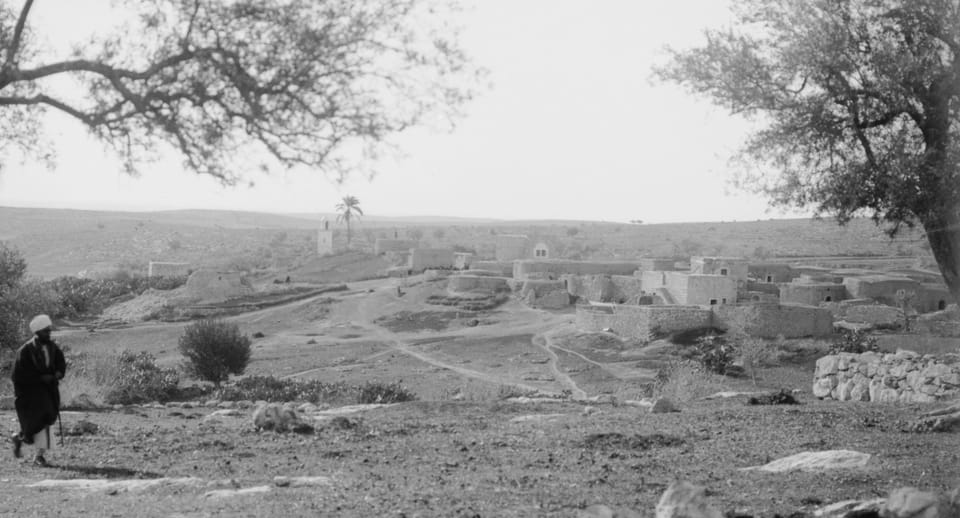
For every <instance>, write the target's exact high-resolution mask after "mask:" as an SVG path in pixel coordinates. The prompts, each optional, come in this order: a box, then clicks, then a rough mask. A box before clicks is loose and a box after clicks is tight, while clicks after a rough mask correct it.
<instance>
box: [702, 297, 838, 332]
mask: <svg viewBox="0 0 960 518" xmlns="http://www.w3.org/2000/svg"><path fill="white" fill-rule="evenodd" d="M712 309H713V313H714V316H715V318H714V325H715V326H716V327H719V328H722V329H728V328H729V327H730V326H731V325H745V326H746V332H747V333H749V334H750V335H752V336H758V337H762V338H774V337H776V336H780V335H783V336H784V337H785V338H802V337H808V336H812V337H825V336H830V335H832V334H833V315H832V314H831V313H830V311H829V310H828V309H826V308H819V307H815V306H804V305H798V304H744V305H722V306H713V307H712Z"/></svg>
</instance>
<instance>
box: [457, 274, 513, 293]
mask: <svg viewBox="0 0 960 518" xmlns="http://www.w3.org/2000/svg"><path fill="white" fill-rule="evenodd" d="M507 280H508V279H507V278H506V277H485V276H479V275H452V276H450V278H449V279H448V280H447V289H449V290H450V291H473V290H482V291H510V285H509V284H508V283H507Z"/></svg>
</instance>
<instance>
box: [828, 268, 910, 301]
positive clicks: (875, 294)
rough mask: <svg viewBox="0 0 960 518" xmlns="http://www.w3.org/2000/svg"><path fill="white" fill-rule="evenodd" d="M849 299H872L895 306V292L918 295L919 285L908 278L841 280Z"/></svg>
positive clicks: (882, 276)
mask: <svg viewBox="0 0 960 518" xmlns="http://www.w3.org/2000/svg"><path fill="white" fill-rule="evenodd" d="M843 285H844V286H846V288H847V292H848V293H849V294H850V297H851V298H857V299H873V300H876V301H877V302H881V303H883V304H887V305H890V306H895V305H897V291H898V290H907V291H913V292H914V293H917V294H919V293H920V291H921V290H920V283H919V282H917V281H915V280H913V279H910V278H908V277H895V276H891V275H868V276H862V277H848V278H845V279H843Z"/></svg>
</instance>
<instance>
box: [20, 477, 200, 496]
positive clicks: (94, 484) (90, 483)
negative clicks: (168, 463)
mask: <svg viewBox="0 0 960 518" xmlns="http://www.w3.org/2000/svg"><path fill="white" fill-rule="evenodd" d="M201 482H202V480H201V479H199V478H194V477H184V478H148V479H132V480H109V479H102V478H93V479H90V478H74V479H69V480H41V481H39V482H34V483H32V484H26V485H25V487H37V488H48V489H64V490H73V491H90V492H93V491H98V492H99V491H102V492H108V493H117V492H120V491H129V492H138V491H144V490H147V489H151V488H154V487H161V486H176V485H180V486H197V485H199V484H200V483H201Z"/></svg>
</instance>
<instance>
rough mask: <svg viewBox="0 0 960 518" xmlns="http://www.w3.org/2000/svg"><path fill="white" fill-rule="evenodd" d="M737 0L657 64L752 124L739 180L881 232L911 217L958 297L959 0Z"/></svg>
mask: <svg viewBox="0 0 960 518" xmlns="http://www.w3.org/2000/svg"><path fill="white" fill-rule="evenodd" d="M733 4H734V15H735V21H734V23H733V26H732V27H728V28H723V29H720V30H710V31H707V32H706V38H707V41H706V44H705V45H703V46H701V47H697V48H692V49H687V50H671V58H670V61H669V63H667V64H666V65H664V66H662V67H659V68H658V69H656V70H655V74H656V75H657V76H658V77H659V78H660V79H662V80H665V81H671V82H676V83H679V84H681V85H683V86H685V87H687V88H688V89H689V91H691V92H693V93H694V94H697V95H701V96H704V97H706V98H708V99H709V100H711V101H713V102H714V103H715V104H717V105H719V106H721V107H723V108H726V109H727V110H729V111H730V112H731V113H732V114H737V115H741V116H744V117H746V118H748V119H749V120H751V121H753V122H755V123H756V126H757V127H758V128H759V129H756V130H755V131H754V132H753V133H752V134H751V136H750V137H749V139H748V140H747V142H746V143H745V145H744V147H743V149H742V151H741V153H740V155H739V156H738V159H739V160H738V162H739V163H738V166H739V167H738V172H739V176H738V178H737V181H736V182H737V183H738V184H739V185H740V186H741V187H744V188H747V189H749V190H753V191H756V192H760V193H763V194H765V195H767V197H768V198H769V199H770V200H771V202H772V203H773V204H775V205H781V206H795V207H801V208H802V207H811V206H812V207H814V209H815V210H816V213H817V215H832V216H835V217H836V218H837V220H838V221H839V222H840V223H841V224H845V223H846V222H848V221H850V220H851V219H852V218H854V217H857V216H860V215H869V216H870V217H872V219H873V221H874V222H875V223H876V224H877V225H881V226H883V227H884V228H885V230H886V231H887V233H888V234H889V235H890V236H891V237H892V236H895V235H897V234H898V233H899V232H900V231H901V230H902V229H903V228H904V227H911V228H912V227H914V226H915V225H919V226H921V227H922V228H923V230H924V232H925V234H926V237H927V240H928V242H929V244H930V249H931V251H932V252H933V256H934V258H935V259H936V261H937V265H938V266H939V268H940V271H941V273H942V274H943V278H944V281H945V282H946V284H947V287H948V288H949V290H950V292H951V294H952V295H953V297H954V299H956V300H957V301H958V302H960V268H958V267H960V1H958V0H847V1H843V2H838V1H836V0H810V1H806V2H797V1H794V0H735V1H734V2H733Z"/></svg>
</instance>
